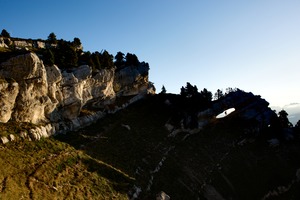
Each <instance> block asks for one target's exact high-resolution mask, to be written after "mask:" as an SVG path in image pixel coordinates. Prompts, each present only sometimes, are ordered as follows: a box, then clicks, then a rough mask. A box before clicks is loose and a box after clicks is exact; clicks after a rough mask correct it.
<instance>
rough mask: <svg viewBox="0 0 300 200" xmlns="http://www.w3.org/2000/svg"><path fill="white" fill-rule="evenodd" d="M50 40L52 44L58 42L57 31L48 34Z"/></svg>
mask: <svg viewBox="0 0 300 200" xmlns="http://www.w3.org/2000/svg"><path fill="white" fill-rule="evenodd" d="M48 41H49V42H50V43H52V44H56V43H57V39H56V35H55V33H53V32H52V33H50V34H49V36H48Z"/></svg>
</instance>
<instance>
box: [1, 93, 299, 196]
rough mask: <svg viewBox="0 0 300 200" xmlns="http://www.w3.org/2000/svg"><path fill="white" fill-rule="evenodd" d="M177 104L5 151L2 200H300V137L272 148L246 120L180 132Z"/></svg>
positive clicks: (160, 98) (125, 113)
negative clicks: (164, 198) (161, 196)
mask: <svg viewBox="0 0 300 200" xmlns="http://www.w3.org/2000/svg"><path fill="white" fill-rule="evenodd" d="M180 101H181V99H180V96H178V95H155V96H151V97H148V98H147V99H144V100H140V101H138V102H136V103H134V104H132V105H130V106H129V107H128V108H126V109H124V110H121V111H119V112H117V113H115V114H111V115H108V116H107V117H105V118H103V119H101V120H99V121H98V122H97V123H95V124H93V125H91V126H89V127H86V128H83V129H81V130H79V131H77V132H71V133H68V134H66V135H58V136H55V137H52V138H49V139H44V140H42V141H36V142H25V141H19V142H18V143H9V144H8V145H5V146H2V147H1V151H0V156H1V159H0V161H1V165H2V166H7V167H6V168H1V173H0V174H1V176H0V181H1V183H2V184H1V185H2V186H1V191H0V192H1V193H0V195H1V197H2V196H3V197H5V198H21V197H24V198H31V199H39V198H41V197H43V199H53V198H57V199H64V198H67V199H68V198H70V199H72V198H76V199H155V196H156V194H158V193H159V192H160V191H164V192H165V193H166V194H168V195H169V196H170V197H171V199H207V200H212V199H299V197H300V194H299V186H300V184H299V180H300V170H299V169H300V151H299V150H300V145H299V143H300V142H299V138H298V137H296V139H294V140H293V141H289V142H284V141H281V143H280V145H278V146H276V147H270V146H269V143H268V142H267V140H268V139H269V138H267V136H265V135H264V134H260V135H256V133H255V134H254V133H253V132H251V126H252V124H253V122H252V121H248V120H245V119H243V118H241V115H242V114H241V112H237V113H236V114H234V113H233V114H230V115H228V116H227V117H225V118H222V119H211V120H210V122H209V123H208V124H207V125H206V126H204V127H203V128H194V129H191V128H178V127H177V125H176V124H173V125H174V127H177V129H176V130H175V129H174V127H173V128H172V127H171V126H170V124H171V122H174V121H179V122H180V121H182V120H175V119H174V118H177V117H178V116H185V117H186V118H187V119H189V116H187V115H188V112H185V110H184V109H183V108H182V106H183V105H182V104H180ZM181 112H184V113H185V114H180V113H181ZM166 125H167V126H166ZM297 174H298V175H297Z"/></svg>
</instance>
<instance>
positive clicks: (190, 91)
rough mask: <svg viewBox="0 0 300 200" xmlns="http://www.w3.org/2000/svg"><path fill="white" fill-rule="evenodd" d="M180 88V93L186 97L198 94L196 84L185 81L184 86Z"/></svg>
mask: <svg viewBox="0 0 300 200" xmlns="http://www.w3.org/2000/svg"><path fill="white" fill-rule="evenodd" d="M180 90H181V91H180V95H181V96H184V97H187V98H191V97H194V96H197V95H198V94H199V93H198V88H197V86H196V85H194V86H192V84H191V83H189V82H187V83H186V86H185V87H181V89H180Z"/></svg>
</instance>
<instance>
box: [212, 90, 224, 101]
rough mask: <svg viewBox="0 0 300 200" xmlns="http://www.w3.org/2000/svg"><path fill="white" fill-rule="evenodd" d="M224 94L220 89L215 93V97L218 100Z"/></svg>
mask: <svg viewBox="0 0 300 200" xmlns="http://www.w3.org/2000/svg"><path fill="white" fill-rule="evenodd" d="M223 96H224V94H223V91H222V90H220V89H218V90H217V92H216V93H215V96H214V99H215V100H218V99H221V98H222V97H223Z"/></svg>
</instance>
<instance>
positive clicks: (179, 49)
mask: <svg viewBox="0 0 300 200" xmlns="http://www.w3.org/2000/svg"><path fill="white" fill-rule="evenodd" d="M0 3H1V12H0V25H1V26H0V29H1V30H2V29H6V30H7V31H8V32H9V33H10V35H11V37H20V38H32V39H38V38H41V39H47V37H48V35H49V34H50V33H51V32H54V33H55V34H56V36H57V38H58V39H65V40H69V41H73V39H74V37H78V38H80V40H81V42H82V44H83V47H84V51H91V52H94V51H101V50H107V51H108V52H109V53H111V54H113V55H116V53H117V52H118V51H121V52H123V53H125V54H126V53H127V52H130V53H134V54H136V55H137V56H138V58H139V60H140V61H145V62H148V63H149V65H150V77H149V79H150V81H151V82H154V84H155V87H156V89H157V92H160V91H161V88H162V86H163V85H164V86H165V88H166V90H167V92H169V93H180V88H181V87H182V86H185V85H186V83H187V82H190V83H191V84H192V85H196V86H197V87H198V89H199V90H202V89H203V88H207V89H208V90H209V91H211V92H212V93H215V92H216V90H217V89H223V90H224V91H225V89H226V88H227V87H232V88H239V89H242V90H244V91H246V92H253V93H254V94H256V95H261V97H262V98H264V99H266V100H267V101H268V102H269V103H270V105H271V106H280V107H283V106H285V105H288V104H290V103H293V105H295V103H300V90H299V86H300V55H299V54H300V12H299V10H300V1H299V0H243V1H241V0H185V1H184V0H126V1H125V0H106V1H104V0H85V1H83V0H51V1H38V0H26V1H16V0H0Z"/></svg>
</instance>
